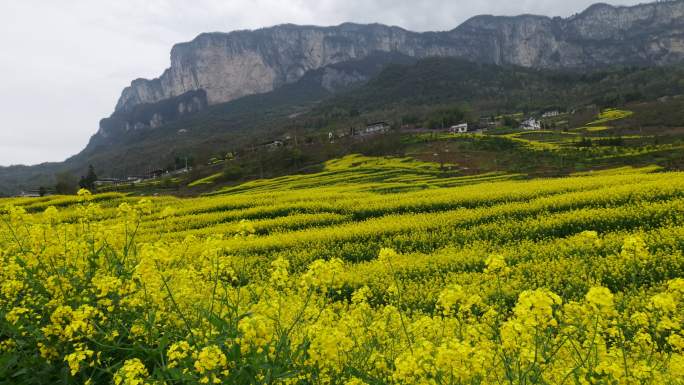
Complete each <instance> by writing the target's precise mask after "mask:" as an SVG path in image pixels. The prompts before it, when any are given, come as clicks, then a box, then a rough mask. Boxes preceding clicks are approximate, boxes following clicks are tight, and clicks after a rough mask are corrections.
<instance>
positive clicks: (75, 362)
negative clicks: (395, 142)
mask: <svg viewBox="0 0 684 385" xmlns="http://www.w3.org/2000/svg"><path fill="white" fill-rule="evenodd" d="M0 213H1V214H0V383H7V384H53V383H65V384H67V383H70V384H109V383H113V384H116V385H123V384H127V385H139V384H346V385H361V384H369V385H370V384H568V385H571V384H572V385H579V384H582V385H584V384H684V257H683V256H682V250H683V249H684V173H680V172H662V171H660V170H658V169H657V168H653V167H652V168H645V169H630V168H622V169H618V170H612V171H604V172H600V173H584V174H582V175H575V176H570V177H564V178H556V179H534V180H522V179H521V177H520V176H518V175H505V174H488V175H483V176H480V177H461V178H458V177H443V176H441V172H440V170H439V167H438V166H437V165H434V164H431V163H422V162H416V161H411V160H408V159H382V158H366V157H361V156H351V157H347V158H344V159H341V160H338V161H334V162H330V163H329V164H328V165H327V167H326V169H325V170H324V171H323V172H321V173H319V174H316V175H300V176H288V177H284V178H278V179H273V180H261V181H255V182H250V183H247V184H244V185H239V186H235V187H231V188H227V189H224V190H219V191H217V192H215V193H214V194H212V195H210V196H203V197H197V198H183V199H181V198H175V197H169V196H160V197H144V198H140V197H133V196H127V195H123V194H117V193H107V194H95V195H93V194H91V193H90V192H88V191H86V190H81V191H80V192H79V194H78V196H73V197H67V196H52V197H44V198H32V199H29V198H8V199H3V200H0Z"/></svg>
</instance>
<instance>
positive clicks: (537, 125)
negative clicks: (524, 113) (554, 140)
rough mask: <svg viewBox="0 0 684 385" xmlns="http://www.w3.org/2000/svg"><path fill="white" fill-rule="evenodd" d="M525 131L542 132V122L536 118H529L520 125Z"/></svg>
mask: <svg viewBox="0 0 684 385" xmlns="http://www.w3.org/2000/svg"><path fill="white" fill-rule="evenodd" d="M520 128H521V129H523V130H541V122H540V121H538V120H537V119H535V118H529V119H527V120H525V121H524V122H522V123H521V124H520Z"/></svg>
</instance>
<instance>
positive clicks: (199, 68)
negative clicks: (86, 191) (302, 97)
mask: <svg viewBox="0 0 684 385" xmlns="http://www.w3.org/2000/svg"><path fill="white" fill-rule="evenodd" d="M376 52H391V53H396V54H401V55H404V56H411V57H415V58H423V57H428V56H453V57H460V58H466V59H469V60H473V61H478V62H485V63H496V64H512V65H518V66H524V67H535V68H591V67H598V66H602V65H615V64H624V65H664V64H671V63H675V62H680V61H682V60H684V0H678V1H664V2H658V3H651V4H642V5H637V6H633V7H614V6H610V5H607V4H596V5H593V6H591V7H590V8H588V9H587V10H585V11H584V12H582V13H580V14H577V15H574V16H572V17H570V18H567V19H563V18H559V17H556V18H549V17H545V16H535V15H521V16H516V17H497V16H477V17H474V18H472V19H470V20H468V21H466V22H465V23H463V24H462V25H460V26H459V27H457V28H455V29H453V30H451V31H446V32H425V33H416V32H411V31H407V30H404V29H402V28H398V27H389V26H385V25H381V24H372V25H358V24H349V23H347V24H342V25H339V26H335V27H315V26H296V25H279V26H275V27H271V28H264V29H259V30H254V31H235V32H230V33H205V34H201V35H199V36H197V37H196V38H195V39H194V40H192V41H190V42H187V43H180V44H177V45H175V46H174V47H173V49H172V50H171V66H170V67H169V68H168V69H167V70H166V71H164V73H163V74H162V75H161V76H160V77H159V78H156V79H153V80H146V79H137V80H134V81H133V82H132V83H131V85H130V87H127V88H125V89H124V90H123V92H122V95H121V98H120V99H119V101H118V103H117V105H116V109H115V112H114V114H113V115H112V117H111V118H109V119H105V120H103V122H102V123H101V127H100V131H99V134H100V135H101V136H106V135H107V133H108V131H109V132H113V131H115V129H118V130H122V129H123V130H128V129H131V128H133V129H135V128H141V127H155V126H158V125H161V124H164V122H166V121H168V120H169V119H171V118H174V117H176V116H178V115H183V114H185V113H188V112H194V111H196V110H199V109H202V108H204V107H205V106H206V105H214V104H218V103H223V102H227V101H230V100H234V99H236V98H240V97H242V96H245V95H251V94H257V93H263V92H268V91H271V90H273V89H275V88H278V87H279V86H282V85H284V84H289V83H292V82H294V81H297V80H298V79H300V78H302V76H304V74H306V73H307V72H309V71H311V70H316V69H321V68H324V67H326V66H329V65H332V64H335V63H342V62H348V61H353V60H358V59H362V58H365V57H368V56H369V55H371V54H373V53H376ZM325 71H326V73H327V74H328V75H329V76H328V78H331V79H342V80H343V82H352V81H355V80H360V79H354V76H355V75H353V74H348V73H339V72H336V70H335V69H326V70H325ZM324 81H325V82H326V83H325V86H332V81H331V80H325V79H324ZM197 91H201V92H202V94H201V95H197V94H192V93H193V92H197ZM188 95H190V96H188ZM168 101H172V102H171V103H170V104H171V106H169V102H168ZM161 102H164V106H163V107H164V110H165V111H166V112H165V113H163V114H162V113H156V114H155V113H154V111H153V110H154V108H150V107H149V106H150V105H152V104H155V103H161ZM188 103H189V104H188ZM140 106H146V107H144V108H143V110H144V111H145V112H144V113H141V112H140V109H141V107H140ZM112 127H114V128H115V129H114V128H112Z"/></svg>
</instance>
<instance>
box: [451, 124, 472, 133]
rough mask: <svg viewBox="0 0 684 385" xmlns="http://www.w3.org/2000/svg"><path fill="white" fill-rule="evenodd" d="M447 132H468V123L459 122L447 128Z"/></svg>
mask: <svg viewBox="0 0 684 385" xmlns="http://www.w3.org/2000/svg"><path fill="white" fill-rule="evenodd" d="M449 132H451V133H452V134H464V133H466V132H468V123H461V124H457V125H455V126H451V127H450V128H449Z"/></svg>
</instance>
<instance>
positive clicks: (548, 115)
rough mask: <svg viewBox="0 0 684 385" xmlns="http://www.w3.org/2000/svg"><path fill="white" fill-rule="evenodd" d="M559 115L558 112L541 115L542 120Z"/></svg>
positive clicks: (547, 112)
mask: <svg viewBox="0 0 684 385" xmlns="http://www.w3.org/2000/svg"><path fill="white" fill-rule="evenodd" d="M558 115H560V112H558V110H553V111H546V112H544V114H543V115H542V118H553V117H554V116H558Z"/></svg>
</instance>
